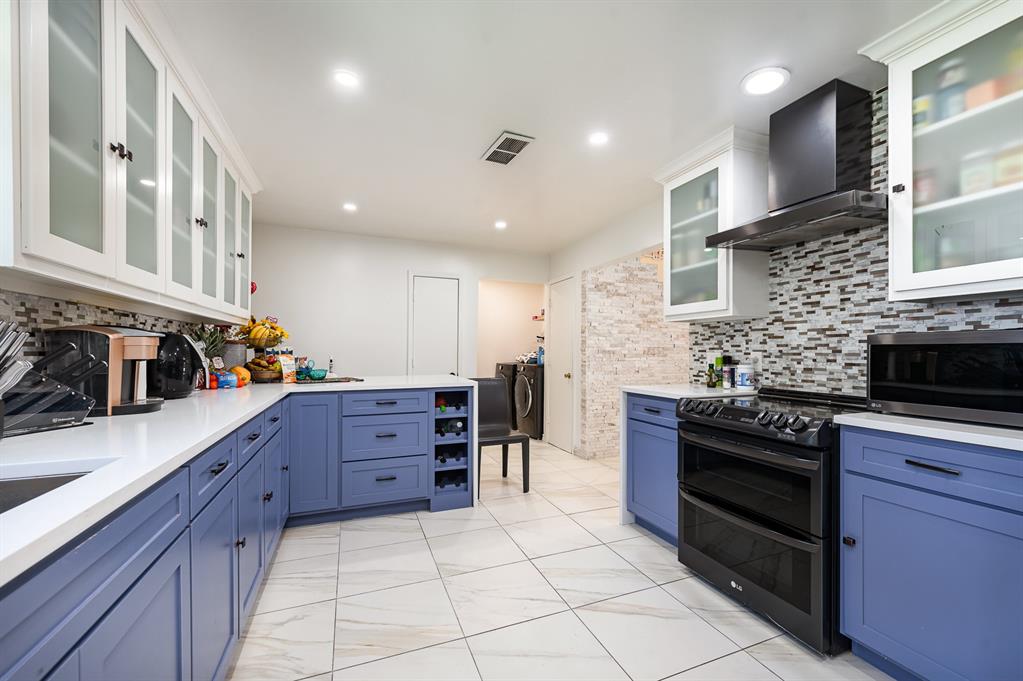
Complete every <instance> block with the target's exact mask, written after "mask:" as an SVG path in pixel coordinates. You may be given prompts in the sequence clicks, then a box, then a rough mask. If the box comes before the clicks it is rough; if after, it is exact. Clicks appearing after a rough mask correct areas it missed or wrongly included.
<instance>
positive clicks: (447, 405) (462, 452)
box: [430, 389, 472, 511]
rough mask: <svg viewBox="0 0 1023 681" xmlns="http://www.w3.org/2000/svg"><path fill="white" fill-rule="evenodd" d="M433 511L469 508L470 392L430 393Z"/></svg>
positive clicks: (447, 391)
mask: <svg viewBox="0 0 1023 681" xmlns="http://www.w3.org/2000/svg"><path fill="white" fill-rule="evenodd" d="M433 398H434V399H433V419H432V422H433V457H432V464H433V465H432V468H431V475H432V477H433V501H432V503H431V505H430V508H431V509H432V510H434V511H437V510H443V509H450V508H462V507H465V506H471V505H472V489H471V487H470V482H469V481H470V480H471V479H472V478H471V476H470V475H469V471H470V470H471V468H470V467H471V466H472V452H471V451H470V445H471V443H472V432H471V431H472V392H471V391H470V390H468V389H452V390H437V391H434V393H433Z"/></svg>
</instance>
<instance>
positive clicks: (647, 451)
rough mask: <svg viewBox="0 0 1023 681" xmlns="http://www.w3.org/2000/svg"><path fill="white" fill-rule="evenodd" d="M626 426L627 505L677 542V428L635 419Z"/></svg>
mask: <svg viewBox="0 0 1023 681" xmlns="http://www.w3.org/2000/svg"><path fill="white" fill-rule="evenodd" d="M626 429H627V430H626V433H625V437H626V443H625V446H626V463H627V466H626V508H627V509H628V510H629V511H630V512H632V513H634V514H635V515H636V518H638V519H639V520H641V521H643V522H644V523H645V524H646V525H648V526H651V527H652V528H654V529H656V530H659V532H658V534H660V535H661V536H662V537H664V538H665V539H669V540H671V541H672V542H674V543H677V542H678V430H677V429H675V428H665V427H664V426H656V425H653V424H651V423H645V422H643V421H637V420H636V419H629V421H628V424H627V425H626Z"/></svg>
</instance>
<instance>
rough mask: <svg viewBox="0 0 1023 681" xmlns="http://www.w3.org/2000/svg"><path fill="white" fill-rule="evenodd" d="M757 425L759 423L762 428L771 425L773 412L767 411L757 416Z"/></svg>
mask: <svg viewBox="0 0 1023 681" xmlns="http://www.w3.org/2000/svg"><path fill="white" fill-rule="evenodd" d="M757 423H759V424H760V425H762V426H769V425H771V412H769V411H767V410H766V409H765V410H763V411H762V412H760V413H759V414H757Z"/></svg>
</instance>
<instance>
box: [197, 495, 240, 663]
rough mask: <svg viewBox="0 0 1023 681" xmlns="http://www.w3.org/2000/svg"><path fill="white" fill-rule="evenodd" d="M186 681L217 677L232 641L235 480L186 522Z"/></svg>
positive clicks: (234, 640) (235, 588) (228, 657)
mask: <svg viewBox="0 0 1023 681" xmlns="http://www.w3.org/2000/svg"><path fill="white" fill-rule="evenodd" d="M191 534H192V537H191V540H192V606H193V607H192V678H194V679H196V681H199V680H200V679H202V680H204V681H205V680H206V679H217V680H219V679H223V678H224V677H225V676H226V675H227V667H228V665H229V664H230V663H231V650H232V648H233V647H234V645H235V643H237V642H238V635H239V634H238V632H239V614H238V613H239V607H238V547H236V546H235V542H236V540H237V538H238V481H237V480H232V481H231V482H230V483H228V485H227V486H226V487H224V489H222V490H221V491H220V493H219V494H217V496H216V497H215V498H214V499H213V501H212V502H210V504H209V506H207V507H206V508H205V509H204V510H203V512H202V513H200V514H199V515H198V517H196V519H195V520H193V521H192V529H191Z"/></svg>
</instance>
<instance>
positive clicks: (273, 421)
mask: <svg viewBox="0 0 1023 681" xmlns="http://www.w3.org/2000/svg"><path fill="white" fill-rule="evenodd" d="M280 420H281V417H280V416H274V417H273V418H272V419H270V423H277V422H278V421H280Z"/></svg>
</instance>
